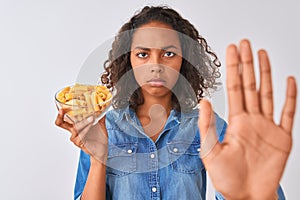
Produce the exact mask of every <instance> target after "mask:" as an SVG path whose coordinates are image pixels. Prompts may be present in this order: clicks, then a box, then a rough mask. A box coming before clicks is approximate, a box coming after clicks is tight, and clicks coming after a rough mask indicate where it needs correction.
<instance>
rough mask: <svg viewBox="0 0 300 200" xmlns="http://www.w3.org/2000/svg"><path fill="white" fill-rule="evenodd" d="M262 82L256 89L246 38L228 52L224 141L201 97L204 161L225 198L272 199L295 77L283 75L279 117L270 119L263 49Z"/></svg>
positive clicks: (286, 144)
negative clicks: (283, 84) (227, 115)
mask: <svg viewBox="0 0 300 200" xmlns="http://www.w3.org/2000/svg"><path fill="white" fill-rule="evenodd" d="M258 58H259V68H260V87H259V90H258V91H257V89H256V82H255V73H254V66H253V57H252V52H251V47H250V43H249V41H247V40H243V41H241V43H240V47H239V50H238V48H237V47H236V46H235V45H229V46H228V48H227V53H226V65H227V81H226V83H227V92H228V102H229V118H228V127H227V131H226V135H225V138H224V141H223V143H219V142H218V141H217V135H216V128H215V121H214V118H213V110H212V107H211V104H210V103H209V102H208V101H205V100H202V101H201V102H200V108H201V112H200V117H199V122H198V125H199V128H200V133H201V141H203V145H202V147H201V148H202V149H201V157H202V161H203V163H204V165H205V167H206V169H207V171H208V174H209V176H210V178H211V180H212V182H213V185H214V187H215V188H216V189H217V190H218V191H219V192H221V193H222V194H223V196H224V197H225V198H226V199H272V198H275V195H276V191H277V188H278V186H279V181H280V179H281V177H282V174H283V171H284V168H285V165H286V162H287V159H288V156H289V154H290V151H291V147H292V134H291V133H292V127H293V119H294V113H295V109H296V82H295V80H294V78H293V77H289V78H288V79H287V89H286V100H285V104H284V107H283V110H282V114H281V121H280V123H279V124H275V122H274V121H273V92H272V83H271V82H272V80H271V66H270V63H269V60H268V55H267V52H266V51H264V50H260V51H259V52H258Z"/></svg>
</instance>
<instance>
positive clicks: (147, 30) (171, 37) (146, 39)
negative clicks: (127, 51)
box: [131, 22, 180, 49]
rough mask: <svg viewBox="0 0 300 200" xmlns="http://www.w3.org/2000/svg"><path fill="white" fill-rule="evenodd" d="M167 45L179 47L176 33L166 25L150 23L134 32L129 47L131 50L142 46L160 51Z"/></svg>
mask: <svg viewBox="0 0 300 200" xmlns="http://www.w3.org/2000/svg"><path fill="white" fill-rule="evenodd" d="M169 45H174V46H176V47H178V48H179V47H180V41H179V37H178V33H177V31H175V30H173V29H172V28H171V27H170V26H168V25H165V24H162V23H159V22H151V23H149V24H146V25H143V26H141V27H140V28H138V29H136V30H135V32H134V34H133V38H132V45H131V46H132V48H134V47H137V46H142V47H147V48H158V49H160V48H162V47H165V46H169Z"/></svg>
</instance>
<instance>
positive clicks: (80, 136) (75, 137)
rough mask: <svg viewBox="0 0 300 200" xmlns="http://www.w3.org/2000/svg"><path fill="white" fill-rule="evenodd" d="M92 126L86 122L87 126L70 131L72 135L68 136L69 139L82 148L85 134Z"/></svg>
mask: <svg viewBox="0 0 300 200" xmlns="http://www.w3.org/2000/svg"><path fill="white" fill-rule="evenodd" d="M92 126H93V124H92V123H91V124H88V125H87V126H85V127H84V128H83V129H82V130H81V131H80V132H77V131H76V130H75V131H72V135H71V137H70V140H71V141H72V142H73V143H74V144H75V145H76V146H78V147H80V148H83V146H84V144H85V138H86V135H87V134H88V132H89V130H90V129H91V127H92Z"/></svg>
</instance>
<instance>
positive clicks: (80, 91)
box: [55, 83, 113, 123]
mask: <svg viewBox="0 0 300 200" xmlns="http://www.w3.org/2000/svg"><path fill="white" fill-rule="evenodd" d="M112 96H113V95H112V92H111V91H110V90H109V89H108V88H107V87H106V86H103V85H84V84H78V83H76V84H75V85H73V86H68V87H64V88H63V89H61V90H59V91H58V92H57V93H56V94H55V102H56V106H57V108H58V109H60V108H64V109H66V115H65V116H66V117H67V118H68V119H69V120H71V122H73V123H76V122H79V121H81V120H83V119H85V118H87V117H88V116H91V115H93V116H94V118H95V119H96V120H95V122H97V121H98V120H99V119H101V118H102V117H103V116H104V115H105V114H106V112H107V111H108V109H109V108H110V103H111V100H112Z"/></svg>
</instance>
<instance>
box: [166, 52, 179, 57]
mask: <svg viewBox="0 0 300 200" xmlns="http://www.w3.org/2000/svg"><path fill="white" fill-rule="evenodd" d="M175 55H176V54H175V53H174V52H171V51H167V52H165V54H164V56H165V57H169V58H170V57H174V56H175Z"/></svg>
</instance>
